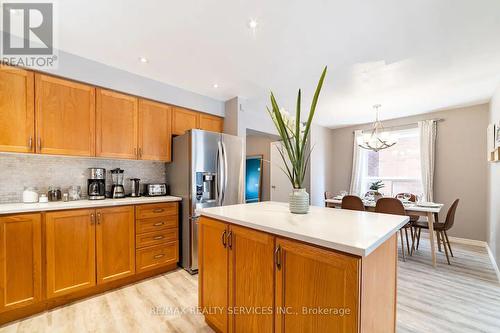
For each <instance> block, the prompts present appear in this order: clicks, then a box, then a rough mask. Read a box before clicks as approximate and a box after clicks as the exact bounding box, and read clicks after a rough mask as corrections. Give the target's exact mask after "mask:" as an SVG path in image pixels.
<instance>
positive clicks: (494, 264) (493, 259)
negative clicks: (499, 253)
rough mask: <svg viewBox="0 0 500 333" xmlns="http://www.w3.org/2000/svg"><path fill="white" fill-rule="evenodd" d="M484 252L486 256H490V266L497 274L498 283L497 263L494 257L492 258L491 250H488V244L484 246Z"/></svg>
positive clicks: (499, 279) (498, 271)
mask: <svg viewBox="0 0 500 333" xmlns="http://www.w3.org/2000/svg"><path fill="white" fill-rule="evenodd" d="M486 250H487V251H488V255H489V256H490V261H491V264H492V265H493V269H494V270H495V272H496V273H497V278H498V282H500V270H499V269H498V265H497V262H496V260H495V257H494V256H493V252H491V249H490V247H489V245H488V244H486Z"/></svg>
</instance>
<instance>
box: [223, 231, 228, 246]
mask: <svg viewBox="0 0 500 333" xmlns="http://www.w3.org/2000/svg"><path fill="white" fill-rule="evenodd" d="M226 235H227V231H226V230H225V229H224V232H223V233H222V245H224V248H226V247H227V243H226Z"/></svg>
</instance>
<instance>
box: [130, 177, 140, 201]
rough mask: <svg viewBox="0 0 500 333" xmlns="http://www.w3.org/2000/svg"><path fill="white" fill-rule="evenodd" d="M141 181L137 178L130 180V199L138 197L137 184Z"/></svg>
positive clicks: (138, 189) (138, 188)
mask: <svg viewBox="0 0 500 333" xmlns="http://www.w3.org/2000/svg"><path fill="white" fill-rule="evenodd" d="M140 181H141V180H140V179H139V178H130V185H131V187H132V192H130V196H131V197H140V196H141V193H140V187H139V182H140Z"/></svg>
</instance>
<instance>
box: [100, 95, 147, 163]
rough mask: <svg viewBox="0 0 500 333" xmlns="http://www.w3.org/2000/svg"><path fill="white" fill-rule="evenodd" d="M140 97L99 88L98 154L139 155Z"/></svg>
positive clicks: (129, 157)
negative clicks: (138, 104) (138, 98)
mask: <svg viewBox="0 0 500 333" xmlns="http://www.w3.org/2000/svg"><path fill="white" fill-rule="evenodd" d="M137 113H138V111H137V98H136V97H133V96H129V95H124V94H119V93H116V92H113V91H109V90H105V89H97V111H96V133H97V134H96V155H97V156H101V157H114V158H128V159H136V158H137V128H138V119H137V116H138V114H137Z"/></svg>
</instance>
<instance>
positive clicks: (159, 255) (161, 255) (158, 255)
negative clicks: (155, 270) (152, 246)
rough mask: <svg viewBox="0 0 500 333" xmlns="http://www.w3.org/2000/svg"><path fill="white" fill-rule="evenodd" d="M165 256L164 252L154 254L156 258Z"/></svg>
mask: <svg viewBox="0 0 500 333" xmlns="http://www.w3.org/2000/svg"><path fill="white" fill-rule="evenodd" d="M163 256H165V254H163V253H162V254H157V255H155V256H154V258H155V259H159V258H161V257H163Z"/></svg>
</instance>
